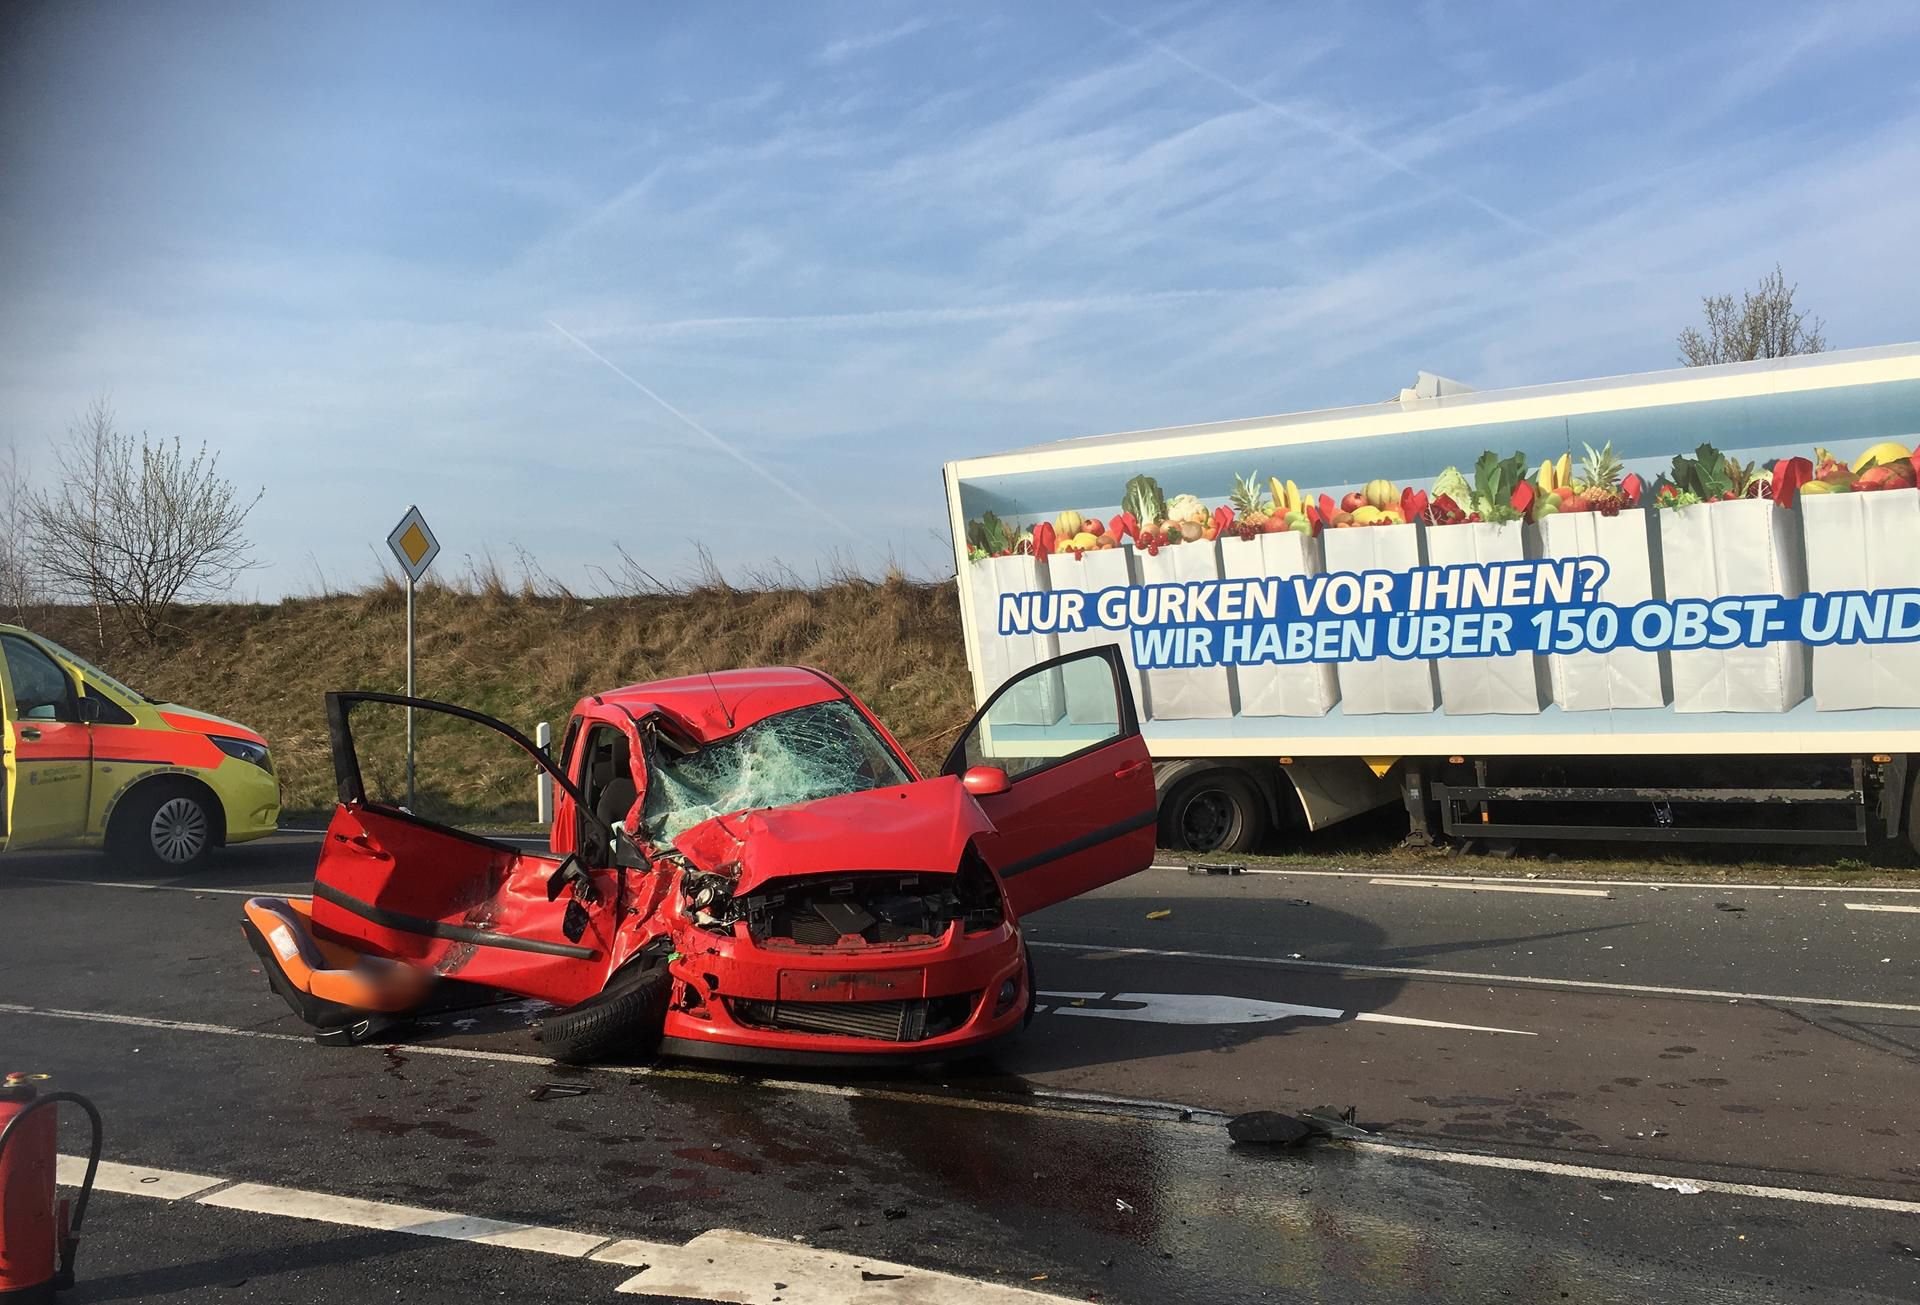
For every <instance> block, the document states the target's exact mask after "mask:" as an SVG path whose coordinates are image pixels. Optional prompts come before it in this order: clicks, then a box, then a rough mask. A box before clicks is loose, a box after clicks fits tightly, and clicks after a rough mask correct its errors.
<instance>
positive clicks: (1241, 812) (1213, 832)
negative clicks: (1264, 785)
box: [1160, 770, 1267, 852]
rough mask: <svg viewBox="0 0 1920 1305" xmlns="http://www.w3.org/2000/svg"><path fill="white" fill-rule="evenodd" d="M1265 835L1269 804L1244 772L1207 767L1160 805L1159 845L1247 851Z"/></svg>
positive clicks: (1177, 848) (1183, 849)
mask: <svg viewBox="0 0 1920 1305" xmlns="http://www.w3.org/2000/svg"><path fill="white" fill-rule="evenodd" d="M1266 835H1267V808H1266V804H1265V802H1263V801H1262V800H1261V797H1260V794H1259V792H1258V791H1256V790H1255V788H1254V786H1253V782H1252V781H1251V780H1249V779H1248V778H1247V777H1246V776H1244V775H1240V774H1236V773H1235V772H1233V771H1231V770H1210V771H1207V772H1206V773H1205V774H1201V775H1195V776H1193V777H1192V778H1191V779H1185V780H1182V781H1180V782H1179V783H1177V784H1175V785H1174V786H1173V791H1172V792H1171V793H1169V794H1167V798H1166V801H1165V802H1163V803H1161V805H1160V846H1162V847H1167V848H1172V849H1174V850H1175V851H1180V852H1251V851H1253V850H1254V849H1255V848H1256V847H1258V846H1259V845H1260V842H1261V840H1262V839H1264V838H1265V837H1266Z"/></svg>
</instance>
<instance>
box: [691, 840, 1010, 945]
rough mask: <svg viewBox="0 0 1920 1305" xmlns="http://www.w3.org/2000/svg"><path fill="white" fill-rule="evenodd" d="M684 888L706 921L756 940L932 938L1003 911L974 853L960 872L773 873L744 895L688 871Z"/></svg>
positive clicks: (916, 941) (696, 918)
mask: <svg viewBox="0 0 1920 1305" xmlns="http://www.w3.org/2000/svg"><path fill="white" fill-rule="evenodd" d="M680 891H681V899H682V901H684V902H685V903H686V906H687V911H688V914H689V915H691V916H692V918H693V922H694V923H695V924H697V925H699V926H700V927H701V928H703V929H706V930H709V931H710V932H713V933H717V934H721V935H723V936H731V935H732V933H733V931H734V926H735V925H737V924H739V923H740V922H742V921H745V923H746V926H747V932H748V933H749V934H751V935H752V937H753V939H754V941H755V942H757V943H762V944H768V945H772V946H775V947H778V946H781V945H783V944H784V945H787V946H793V947H859V946H896V947H897V946H914V945H922V946H930V945H932V944H934V943H937V942H939V941H940V940H941V939H942V938H944V937H946V935H947V933H948V932H949V931H950V930H951V929H952V927H953V925H954V924H955V923H956V922H958V923H959V924H960V926H961V930H962V932H965V933H978V932H980V931H982V930H985V929H991V928H993V927H994V926H995V925H998V924H999V923H1000V922H1001V921H1002V920H1003V919H1004V918H1005V907H1004V905H1003V904H1002V902H1001V897H1000V889H999V886H998V884H996V883H995V881H994V878H993V875H992V873H991V872H990V871H988V870H987V868H986V867H985V866H984V865H982V864H980V863H979V861H978V860H977V859H976V858H975V857H973V856H972V855H969V856H968V857H967V858H966V861H965V863H964V864H963V865H962V867H961V869H960V870H959V872H958V873H955V874H938V873H933V874H929V873H892V872H887V871H865V872H860V873H854V874H845V875H815V876H808V877H805V878H794V879H773V880H768V881H767V882H765V883H764V884H762V885H761V886H760V887H759V889H758V890H757V891H755V892H753V893H750V894H747V895H745V896H742V897H735V896H734V895H733V882H732V881H731V880H730V879H728V878H726V877H725V876H724V875H716V874H703V873H700V872H697V871H688V872H687V873H686V874H685V875H684V876H683V878H682V880H681V889H680Z"/></svg>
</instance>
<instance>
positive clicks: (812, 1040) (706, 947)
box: [661, 924, 1030, 1068]
mask: <svg viewBox="0 0 1920 1305" xmlns="http://www.w3.org/2000/svg"><path fill="white" fill-rule="evenodd" d="M680 949H681V952H682V959H681V960H680V961H679V962H678V963H677V964H676V965H675V967H674V969H675V977H676V978H679V979H680V980H681V984H680V985H678V986H677V988H676V993H675V1000H674V1004H673V1008H672V1009H671V1010H670V1011H669V1012H668V1014H667V1021H666V1027H665V1028H664V1030H663V1033H664V1040H663V1042H662V1047H661V1049H662V1050H663V1051H664V1052H667V1053H668V1054H671V1055H684V1056H695V1057H699V1058H703V1059H716V1060H726V1061H733V1062H736V1063H749V1064H777V1065H787V1066H808V1065H811V1066H816V1067H832V1066H840V1067H843V1068H844V1067H849V1066H858V1065H862V1064H865V1065H902V1064H911V1063H917V1062H926V1061H940V1060H954V1059H958V1058H961V1057H964V1056H969V1055H974V1054H977V1053H978V1052H979V1050H980V1049H981V1048H982V1047H983V1046H984V1045H986V1044H988V1043H991V1042H993V1041H995V1040H997V1039H999V1038H1000V1037H1002V1036H1004V1035H1006V1034H1008V1033H1011V1032H1014V1031H1015V1030H1017V1029H1018V1028H1019V1027H1020V1026H1021V1024H1022V1023H1023V1021H1024V1020H1025V1018H1026V1013H1027V1009H1028V1006H1029V1003H1030V997H1029V994H1028V992H1027V965H1026V953H1025V949H1024V948H1023V947H1022V945H1021V941H1020V934H1019V931H1018V929H1017V928H1015V927H1014V926H1012V925H1010V924H1002V925H1000V926H998V927H996V928H995V929H993V930H990V931H987V932H985V933H982V934H977V935H973V936H971V937H968V936H961V935H958V932H957V931H956V934H955V936H953V937H951V938H949V939H947V940H943V941H941V942H939V943H936V944H933V945H931V946H924V947H880V946H874V947H864V948H851V949H840V948H828V947H819V948H815V947H807V948H791V949H788V948H765V947H760V946H756V945H753V944H752V943H751V942H748V941H746V940H743V939H741V938H738V937H736V938H734V939H722V938H718V937H715V936H713V935H709V934H704V933H701V932H699V931H697V930H696V931H693V932H692V933H691V934H690V935H689V936H688V937H686V938H684V939H682V940H680ZM1008 984H1011V989H1012V991H1011V995H1010V996H1008V997H1006V999H1005V1000H1004V1002H1003V1001H1002V990H1003V988H1004V987H1005V986H1006V985H1008ZM696 996H697V998H698V1000H697V1003H692V1004H690V1002H689V1001H688V1000H687V998H688V997H696ZM963 1000H964V1001H966V1002H967V1003H968V1006H967V1009H966V1013H965V1015H964V1018H957V1019H956V1020H955V1021H953V1022H952V1026H951V1027H943V1028H941V1029H939V1030H938V1031H936V1032H933V1033H932V1034H930V1035H927V1036H908V1037H897V1036H859V1035H855V1034H850V1033H845V1032H831V1031H825V1029H824V1028H823V1027H822V1026H831V1025H835V1024H854V1025H860V1024H865V1025H870V1026H876V1025H881V1024H885V1023H886V1022H887V1021H888V1019H890V1018H892V1017H893V1016H894V1015H895V1014H896V1013H897V1014H898V1015H899V1017H900V1024H901V1026H902V1027H903V1028H910V1027H911V1025H912V1021H913V1019H914V1018H915V1017H916V1016H917V1018H919V1019H921V1020H926V1019H928V1012H929V1011H931V1010H936V1009H937V1010H940V1011H944V1012H951V1011H955V1010H957V1009H958V1008H959V1005H960V1003H961V1002H962V1001H963ZM915 1003H922V1004H923V1005H921V1007H920V1009H919V1010H918V1011H915V1010H914V1004H915ZM870 1016H877V1018H870ZM842 1017H846V1018H842ZM796 1021H804V1022H805V1023H807V1024H811V1025H813V1027H798V1026H796Z"/></svg>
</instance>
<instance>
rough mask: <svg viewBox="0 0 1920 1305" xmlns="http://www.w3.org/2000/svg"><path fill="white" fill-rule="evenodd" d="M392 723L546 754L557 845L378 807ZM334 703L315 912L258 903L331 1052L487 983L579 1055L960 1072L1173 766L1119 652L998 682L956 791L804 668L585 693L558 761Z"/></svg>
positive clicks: (270, 959) (254, 925) (960, 753)
mask: <svg viewBox="0 0 1920 1305" xmlns="http://www.w3.org/2000/svg"><path fill="white" fill-rule="evenodd" d="M369 703H377V704H384V705H386V706H387V707H389V708H409V709H411V710H412V711H413V712H414V713H417V714H418V715H420V716H422V717H426V718H429V719H428V720H426V721H425V722H423V725H422V730H423V735H424V734H425V733H427V732H428V727H429V726H430V725H431V724H433V723H434V722H433V721H432V720H431V715H432V714H433V713H442V714H444V715H445V716H448V717H453V718H457V719H458V722H461V723H464V724H465V725H466V726H467V727H469V728H474V727H478V728H481V729H484V730H488V731H494V732H497V734H498V735H500V736H504V739H505V740H507V741H508V742H510V744H511V746H514V747H517V748H519V749H522V750H524V751H525V753H526V754H527V757H528V758H529V759H530V764H531V766H537V767H538V768H539V769H540V770H542V771H545V772H546V773H547V774H548V775H550V776H551V777H552V783H553V789H554V806H553V812H554V815H553V826H552V829H551V831H550V837H549V850H547V851H540V852H536V851H529V850H525V849H523V848H518V847H515V846H513V845H512V844H510V843H508V842H504V841H500V840H497V839H494V838H489V837H486V836H484V835H480V834H475V833H472V832H467V831H463V830H461V829H458V828H455V827H453V826H451V825H449V824H444V823H437V822H436V821H434V820H431V819H428V818H427V817H425V816H424V815H421V814H416V813H415V812H414V811H412V810H409V809H408V807H407V806H406V805H404V804H403V803H401V802H399V801H396V800H395V799H393V798H392V797H390V796H389V797H387V798H386V800H384V801H383V800H378V799H377V798H376V797H374V796H370V795H369V789H368V784H367V782H366V779H365V778H364V777H363V775H362V771H361V760H360V757H359V754H358V752H357V751H356V748H355V744H354V720H355V710H356V708H362V707H364V706H365V705H366V704H369ZM327 710H328V718H329V725H330V728H331V731H332V745H333V754H334V769H335V772H336V778H337V781H338V786H339V798H340V802H339V806H338V808H337V809H336V810H335V812H334V816H333V820H332V823H331V824H330V826H329V827H328V829H327V832H326V836H325V842H324V845H323V846H322V849H321V852H320V859H319V864H318V867H317V868H316V870H315V872H314V884H313V896H312V897H311V898H267V897H259V898H253V899H250V900H249V901H248V902H247V903H246V907H245V920H244V928H245V931H246V934H247V936H248V939H249V941H250V942H251V943H252V944H253V946H254V949H255V950H256V951H257V952H258V953H259V954H260V956H261V959H262V961H263V962H264V963H265V968H266V972H267V975H268V978H269V980H270V982H271V984H272V986H273V988H274V990H275V991H277V992H279V993H280V994H281V995H282V996H283V997H285V998H286V999H287V1001H288V1003H289V1004H290V1005H292V1007H293V1008H294V1010H295V1011H296V1012H297V1013H298V1014H299V1015H301V1016H302V1017H303V1018H304V1019H305V1020H307V1021H308V1022H309V1023H310V1024H312V1025H314V1026H315V1027H316V1028H317V1029H318V1030H320V1031H321V1036H322V1037H323V1038H324V1039H326V1040H341V1041H355V1040H360V1039H363V1038H365V1037H367V1036H370V1035H371V1034H372V1033H373V1032H374V1031H375V1030H377V1029H380V1028H383V1027H385V1026H386V1025H387V1024H389V1023H391V1022H392V1021H393V1020H394V1019H396V1018H404V1017H405V1016H406V1015H407V1014H409V1013H413V1012H418V1011H420V1010H422V1009H426V1008H430V1007H435V1006H444V1005H447V1004H450V998H452V999H455V1000H457V999H458V997H459V994H460V992H461V990H462V987H465V988H466V989H467V991H468V992H469V995H470V994H471V989H472V988H476V987H477V988H482V989H489V990H495V991H505V992H509V993H515V994H519V995H522V996H526V997H534V998H539V999H541V1000H544V1001H547V1002H551V1003H553V1004H554V1005H555V1006H558V1007H560V1009H559V1010H558V1011H555V1012H553V1013H551V1014H550V1015H548V1016H547V1017H546V1018H545V1019H544V1020H543V1021H542V1023H541V1036H542V1039H543V1042H544V1044H545V1046H546V1048H547V1050H549V1051H550V1052H551V1053H552V1054H553V1055H554V1056H555V1057H557V1058H558V1059H561V1060H571V1061H584V1060H596V1059H604V1058H608V1057H620V1058H630V1057H634V1056H644V1055H647V1054H651V1053H653V1052H656V1051H663V1052H667V1053H673V1054H683V1055H699V1056H708V1057H716V1056H717V1057H721V1058H727V1059H737V1060H766V1061H775V1062H780V1063H787V1064H792V1063H795V1062H796V1061H798V1062H814V1063H819V1064H845V1063H847V1062H848V1061H849V1060H850V1059H865V1060H867V1061H869V1062H874V1061H878V1062H882V1063H898V1062H900V1061H901V1060H904V1059H909V1058H913V1059H944V1058H951V1057H954V1056H956V1055H959V1054H964V1053H969V1052H972V1051H974V1050H975V1049H977V1048H978V1047H980V1046H981V1045H982V1044H984V1043H987V1042H989V1041H991V1040H993V1039H995V1038H998V1037H1000V1036H1001V1035H1002V1034H1005V1033H1008V1032H1011V1031H1013V1030H1014V1029H1016V1028H1018V1027H1020V1026H1021V1025H1022V1024H1023V1023H1024V1022H1025V1020H1026V1019H1027V1018H1028V1016H1029V1015H1030V1013H1031V1010H1032V1006H1033V1000H1034V995H1033V978H1032V974H1033V971H1032V965H1031V962H1030V960H1029V958H1028V956H1027V953H1026V948H1025V946H1024V944H1023V943H1022V941H1021V937H1020V920H1021V918H1022V917H1023V916H1025V915H1026V914H1027V913H1028V912H1030V911H1036V910H1039V909H1040V908H1041V907H1044V906H1048V905H1050V904H1052V903H1054V902H1058V901H1061V900H1063V899H1065V898H1069V897H1072V896H1074V895H1076V894H1078V893H1083V892H1086V891H1088V890H1089V889H1092V888H1096V887H1098V886H1100V885H1102V884H1105V883H1110V882H1112V881H1113V880H1115V879H1119V878H1121V877H1123V876H1125V875H1130V874H1133V873H1134V872H1136V871H1139V870H1142V869H1144V868H1146V866H1147V865H1148V864H1149V862H1150V861H1151V860H1152V856H1153V844H1154V785H1153V771H1152V765H1151V763H1150V762H1149V760H1148V757H1147V751H1146V747H1145V744H1144V743H1143V742H1142V740H1141V738H1140V732H1139V725H1138V721H1137V718H1136V715H1135V710H1134V704H1133V698H1132V695H1131V692H1130V690H1129V687H1128V682H1127V677H1126V674H1125V672H1124V669H1123V666H1122V663H1121V661H1120V658H1119V654H1118V652H1117V650H1116V649H1114V648H1112V647H1104V648H1095V649H1090V650H1087V651H1084V652H1080V653H1075V654H1072V655H1069V656H1066V657H1062V658H1059V659H1057V660H1055V661H1052V662H1048V663H1045V664H1043V665H1041V666H1037V667H1034V668H1032V669H1031V670H1028V671H1026V672H1024V673H1023V674H1021V675H1020V676H1017V677H1016V678H1014V679H1012V680H1010V681H1008V682H1007V683H1006V684H1005V685H1003V686H1001V688H1000V689H999V690H998V691H997V692H996V693H995V694H994V695H993V697H992V698H990V699H989V700H988V702H987V704H986V706H985V707H984V708H982V709H981V711H980V712H979V713H978V714H977V715H976V716H975V717H974V719H973V720H972V722H971V723H970V724H969V725H968V726H967V728H966V730H965V731H964V732H963V733H962V734H961V736H960V738H959V741H958V742H957V743H956V744H955V745H954V748H953V751H952V754H951V755H950V756H949V757H948V759H947V762H946V765H945V766H944V767H943V768H942V770H941V773H940V774H939V775H937V776H932V777H923V776H922V775H920V773H919V772H918V771H917V770H915V768H914V765H913V762H912V761H911V760H910V759H909V758H908V757H907V755H906V754H905V752H904V751H902V749H901V747H900V745H899V744H898V743H897V742H896V741H895V740H894V738H893V736H892V735H891V734H889V733H888V732H887V729H886V727H885V726H884V725H882V724H881V723H880V721H879V720H878V719H877V718H876V717H875V716H874V714H873V713H872V712H871V711H869V710H868V709H867V707H866V705H865V704H864V703H862V702H861V701H860V700H859V699H858V698H856V697H855V696H854V695H853V694H852V693H851V692H849V691H848V689H847V688H846V687H845V686H844V685H842V684H841V683H839V682H838V681H837V680H835V679H833V678H832V677H831V676H829V675H825V674H822V673H821V672H819V671H814V670H808V669H804V668H799V667H773V668H766V669H759V670H735V671H726V672H720V673H716V674H713V675H710V676H704V675H703V676H694V677H688V678H685V679H673V680H660V681H656V682H653V683H650V684H636V685H632V686H630V687H628V688H624V689H616V690H613V691H612V692H609V693H601V694H595V695H593V696H591V697H587V698H583V699H582V700H581V701H580V703H579V705H578V706H576V707H575V708H574V712H573V716H572V718H571V720H570V721H569V722H568V725H567V728H566V733H565V736H564V739H563V741H562V744H561V747H560V752H559V755H558V756H557V757H549V756H548V755H547V753H546V752H545V751H544V750H543V749H541V748H539V747H538V746H537V745H535V744H534V743H533V742H532V741H531V740H529V739H527V738H525V737H524V736H523V735H521V734H519V733H518V732H517V731H515V730H513V729H512V728H511V727H509V726H507V725H504V724H502V723H500V722H499V721H495V720H491V719H490V718H488V717H485V716H482V715H480V714H479V713H477V712H471V711H467V710H466V709H464V708H460V707H454V706H450V705H448V704H445V703H435V702H429V701H425V700H419V699H408V698H402V697H398V696H396V695H392V694H377V693H336V694H330V695H328V699H327ZM379 788H380V786H378V785H376V791H379Z"/></svg>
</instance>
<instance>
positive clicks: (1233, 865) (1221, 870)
mask: <svg viewBox="0 0 1920 1305" xmlns="http://www.w3.org/2000/svg"><path fill="white" fill-rule="evenodd" d="M1246 872H1247V868H1246V867H1245V866H1243V865H1241V864H1240V863H1239V862H1238V861H1196V862H1194V863H1193V864H1192V865H1190V866H1188V867H1187V873H1188V874H1190V875H1243V874H1245V873H1246Z"/></svg>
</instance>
